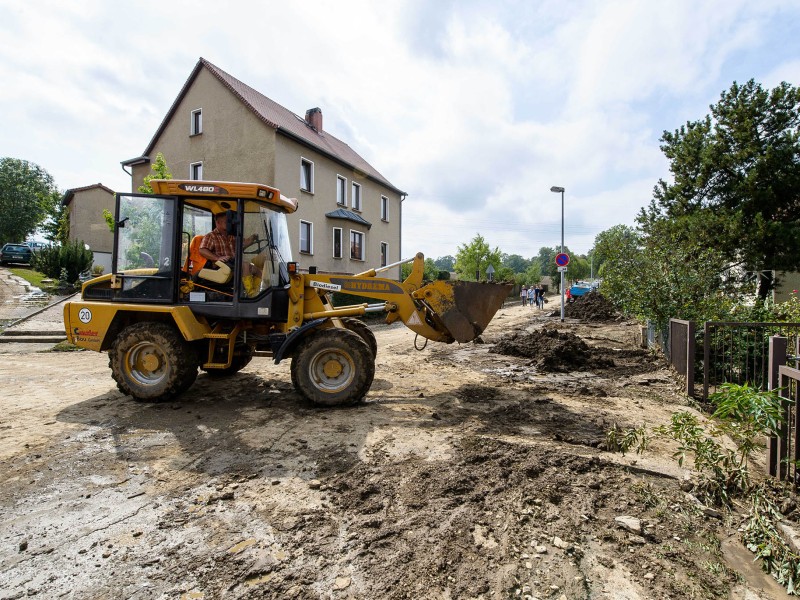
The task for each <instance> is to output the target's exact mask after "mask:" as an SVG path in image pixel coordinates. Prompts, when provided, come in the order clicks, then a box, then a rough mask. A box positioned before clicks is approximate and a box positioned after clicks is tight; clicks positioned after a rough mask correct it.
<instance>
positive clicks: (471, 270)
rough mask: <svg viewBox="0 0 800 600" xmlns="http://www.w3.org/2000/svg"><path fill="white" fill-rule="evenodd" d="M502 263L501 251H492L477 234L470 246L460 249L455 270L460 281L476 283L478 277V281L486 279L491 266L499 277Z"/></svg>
mask: <svg viewBox="0 0 800 600" xmlns="http://www.w3.org/2000/svg"><path fill="white" fill-rule="evenodd" d="M501 263H502V260H501V253H500V249H499V248H495V249H494V250H492V249H490V248H489V244H488V243H487V242H486V240H484V239H483V236H481V235H480V234H477V235H476V236H475V237H474V238H473V239H472V241H471V242H470V243H469V244H464V245H461V246H459V247H458V252H456V262H455V265H454V268H455V271H456V273H458V278H459V279H463V280H465V281H475V279H476V275H477V277H478V279H486V269H487V268H488V267H489V265H492V267H494V270H495V275H497V272H498V271H499V270H500V267H501V266H502V265H501ZM495 279H497V277H495ZM498 280H499V279H498Z"/></svg>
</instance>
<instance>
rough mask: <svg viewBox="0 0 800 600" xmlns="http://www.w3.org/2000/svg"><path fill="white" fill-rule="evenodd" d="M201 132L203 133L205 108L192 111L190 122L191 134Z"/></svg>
mask: <svg viewBox="0 0 800 600" xmlns="http://www.w3.org/2000/svg"><path fill="white" fill-rule="evenodd" d="M201 133H203V109H202V108H198V109H197V110H193V111H192V117H191V121H190V123H189V135H199V134H201Z"/></svg>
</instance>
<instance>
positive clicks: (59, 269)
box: [32, 240, 94, 283]
mask: <svg viewBox="0 0 800 600" xmlns="http://www.w3.org/2000/svg"><path fill="white" fill-rule="evenodd" d="M93 260H94V253H93V252H92V251H91V250H89V249H87V248H86V244H84V243H83V241H82V240H74V241H73V242H72V243H70V244H65V245H64V246H48V247H47V248H43V249H42V250H40V251H39V252H37V253H36V254H34V258H33V261H32V266H33V268H34V269H36V270H37V271H40V272H42V273H44V274H45V275H47V276H48V277H52V278H53V279H60V280H61V281H62V282H65V283H74V282H76V281H77V280H78V277H79V276H80V274H81V273H83V272H84V271H86V270H87V269H89V268H90V267H91V266H92V261H93Z"/></svg>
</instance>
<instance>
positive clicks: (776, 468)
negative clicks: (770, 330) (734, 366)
mask: <svg viewBox="0 0 800 600" xmlns="http://www.w3.org/2000/svg"><path fill="white" fill-rule="evenodd" d="M787 342H788V340H787V339H786V338H785V337H781V336H778V335H773V336H771V337H770V338H769V367H768V368H769V388H768V389H770V390H775V389H778V388H779V387H780V382H779V379H778V369H779V367H781V366H782V365H785V364H786V349H787V347H788V343H787ZM783 416H784V420H783V423H781V425H780V427H779V429H778V436H777V437H775V436H770V438H769V445H768V451H769V460H768V467H769V474H770V475H772V476H773V477H774V476H776V475H778V473H779V472H780V475H778V479H785V478H786V463H785V462H783V461H784V459H785V458H786V457H787V450H788V447H787V446H788V443H789V403H788V402H786V403H784V406H783Z"/></svg>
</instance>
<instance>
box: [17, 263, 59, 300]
mask: <svg viewBox="0 0 800 600" xmlns="http://www.w3.org/2000/svg"><path fill="white" fill-rule="evenodd" d="M9 271H11V272H12V273H13V274H14V275H16V276H17V277H20V278H22V279H24V280H25V281H27V282H28V283H30V284H31V285H34V286H36V287H37V288H39V289H40V290H42V291H43V292H47V293H48V294H54V295H57V294H63V293H64V292H65V290H64V288H63V287H62V286H61V282H60V281H58V280H57V279H50V278H49V277H47V275H45V274H44V273H40V272H39V271H35V270H33V269H30V268H28V269H26V268H25V267H11V268H10V269H9ZM46 279H49V281H46V282H44V280H46ZM43 282H44V283H43ZM67 291H68V290H67Z"/></svg>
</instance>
